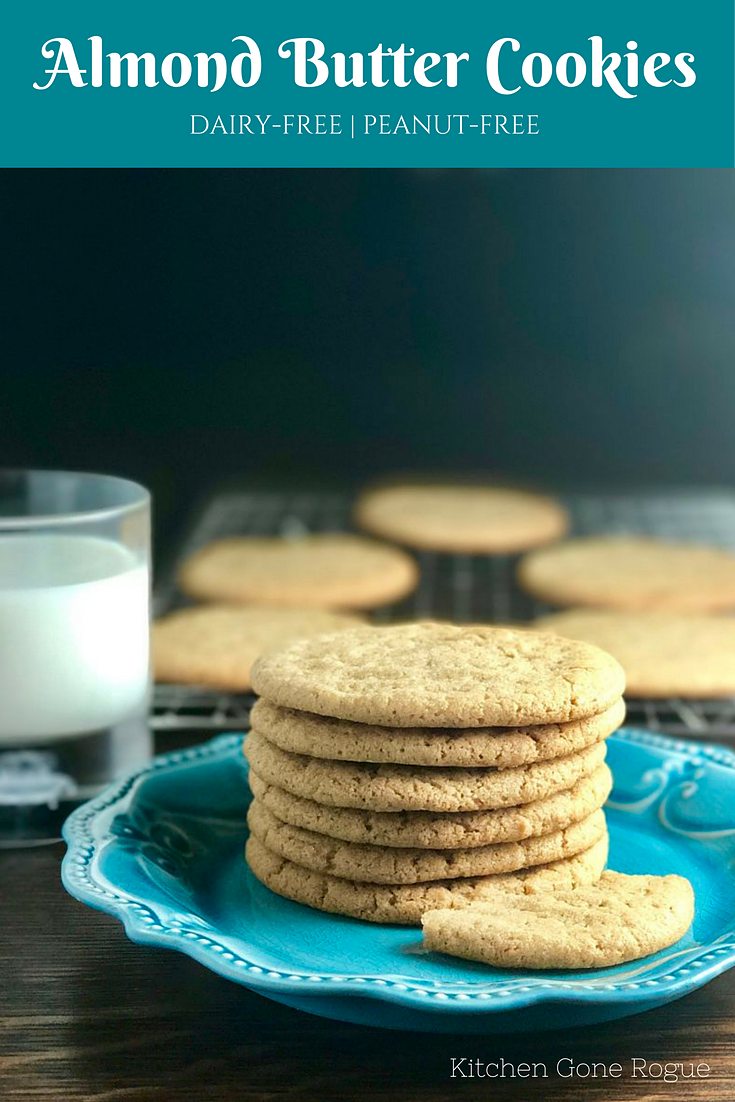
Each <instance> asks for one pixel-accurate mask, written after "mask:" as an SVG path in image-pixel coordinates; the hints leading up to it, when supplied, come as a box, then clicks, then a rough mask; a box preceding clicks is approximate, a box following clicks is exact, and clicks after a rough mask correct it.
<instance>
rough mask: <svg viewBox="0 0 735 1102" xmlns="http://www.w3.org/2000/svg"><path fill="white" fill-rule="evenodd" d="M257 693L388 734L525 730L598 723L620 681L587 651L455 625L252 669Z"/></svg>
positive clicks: (332, 647)
mask: <svg viewBox="0 0 735 1102" xmlns="http://www.w3.org/2000/svg"><path fill="white" fill-rule="evenodd" d="M253 685H254V687H255V689H256V691H257V692H258V693H260V694H261V696H264V697H265V698H266V699H267V700H270V701H271V702H272V703H274V704H278V705H280V706H282V707H287V708H295V709H297V710H300V711H307V712H316V713H318V714H319V715H326V716H334V717H337V718H339V719H349V720H354V721H356V722H358V723H372V724H381V725H382V726H387V727H465V728H469V727H505V726H509V727H525V726H527V725H531V724H541V723H544V724H548V723H569V722H570V721H572V720H576V719H583V718H585V717H587V716H591V715H597V714H599V713H600V712H604V711H605V710H606V709H608V708H610V707H611V706H612V705H613V704H614V703H615V702H616V701H617V700H618V698H619V697H620V696H621V695H622V693H623V689H624V687H625V678H624V675H623V671H622V669H621V668H620V666H619V664H618V663H617V662H616V661H615V659H614V658H612V657H611V656H610V655H609V654H606V653H605V652H604V651H601V650H600V649H599V648H598V647H593V646H591V645H590V644H588V643H579V642H573V641H570V640H564V639H557V638H555V637H554V636H551V635H543V634H539V633H536V632H532V631H510V630H507V629H504V628H493V627H478V626H471V627H459V626H457V625H454V624H435V623H418V624H399V625H394V626H391V627H381V628H355V629H353V630H352V631H345V632H342V633H340V634H339V635H332V636H321V637H319V638H318V639H305V640H300V641H299V642H297V643H294V644H292V645H291V646H289V647H284V648H283V649H282V650H280V651H274V652H272V653H271V654H269V655H266V656H264V657H263V658H261V659H259V661H258V662H256V664H255V666H254V667H253Z"/></svg>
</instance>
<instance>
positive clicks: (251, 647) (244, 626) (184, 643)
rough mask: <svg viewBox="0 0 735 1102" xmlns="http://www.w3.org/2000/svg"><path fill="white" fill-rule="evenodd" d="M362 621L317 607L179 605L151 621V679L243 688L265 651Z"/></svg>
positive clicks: (248, 685) (232, 689) (229, 688)
mask: <svg viewBox="0 0 735 1102" xmlns="http://www.w3.org/2000/svg"><path fill="white" fill-rule="evenodd" d="M361 622H362V621H361V619H360V618H359V617H357V616H351V615H348V614H347V613H340V612H327V611H324V610H322V609H318V608H305V609H296V608H241V607H238V606H237V605H234V606H232V605H201V606H198V607H195V608H184V609H179V610H178V611H176V612H171V613H169V614H168V615H167V616H163V617H162V618H161V619H160V620H157V621H156V622H155V623H154V624H153V628H152V631H151V649H152V657H153V670H154V676H155V678H156V681H162V682H173V683H181V684H185V685H204V686H208V687H210V688H215V689H223V690H229V691H231V692H246V691H247V690H248V689H250V687H251V683H250V670H251V668H252V665H253V663H254V662H255V660H256V659H257V658H259V657H260V655H261V654H263V652H264V651H267V650H270V648H271V647H276V646H281V645H282V644H284V643H290V642H293V640H294V639H300V638H303V637H304V636H308V635H319V634H321V633H322V632H336V631H342V630H344V629H345V628H351V627H354V626H355V625H356V624H360V623H361Z"/></svg>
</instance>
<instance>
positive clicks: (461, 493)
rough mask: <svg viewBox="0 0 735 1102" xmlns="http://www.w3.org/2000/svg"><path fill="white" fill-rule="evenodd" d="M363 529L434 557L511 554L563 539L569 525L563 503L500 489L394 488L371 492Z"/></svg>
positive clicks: (362, 513) (360, 514) (359, 510)
mask: <svg viewBox="0 0 735 1102" xmlns="http://www.w3.org/2000/svg"><path fill="white" fill-rule="evenodd" d="M355 519H356V520H357V523H358V524H359V525H360V527H362V528H364V529H366V531H368V532H372V533H374V534H375V535H379V536H384V537H385V538H387V539H391V540H396V541H397V542H398V543H403V544H406V545H407V546H408V547H420V548H424V549H426V550H429V551H457V552H465V553H470V554H472V553H475V554H483V553H489V554H507V553H510V552H515V551H525V550H526V549H527V548H529V547H537V546H538V545H539V544H543V543H548V542H549V541H550V540H555V539H559V538H560V537H561V536H563V535H564V533H565V532H566V530H567V528H568V525H569V520H568V517H567V513H566V510H565V509H564V508H563V506H562V505H560V503H559V502H558V501H555V500H554V499H553V498H550V497H543V496H541V495H540V494H534V493H528V492H526V491H523V490H513V489H509V488H506V487H501V486H471V485H470V486H464V485H410V484H407V485H392V486H383V487H380V488H377V489H374V490H368V491H366V492H365V493H364V494H363V495H362V497H360V499H359V500H358V502H357V505H356V507H355Z"/></svg>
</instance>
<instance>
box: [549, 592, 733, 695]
mask: <svg viewBox="0 0 735 1102" xmlns="http://www.w3.org/2000/svg"><path fill="white" fill-rule="evenodd" d="M534 626H535V627H537V628H538V629H539V630H540V631H553V632H555V633H557V634H558V635H564V636H568V637H569V638H570V639H585V640H586V641H587V642H588V643H595V644H596V645H597V646H598V647H602V648H603V649H604V650H606V651H609V652H610V654H614V655H615V657H616V658H617V660H618V662H620V665H621V666H622V667H623V669H624V670H625V680H626V686H627V692H628V695H629V696H638V697H649V698H655V699H662V698H666V697H671V696H674V697H684V698H688V699H694V700H705V699H713V698H716V697H729V696H735V619H733V618H731V617H729V616H696V615H692V616H684V615H681V614H679V613H670V612H614V611H612V610H602V611H598V610H597V609H573V610H571V611H569V612H559V613H557V614H556V615H553V616H545V617H542V618H541V619H540V620H538V621H537V622H536V624H535V625H534Z"/></svg>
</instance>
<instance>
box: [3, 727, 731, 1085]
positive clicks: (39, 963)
mask: <svg viewBox="0 0 735 1102" xmlns="http://www.w3.org/2000/svg"><path fill="white" fill-rule="evenodd" d="M165 748H168V747H165ZM62 856H63V846H62V845H61V844H60V843H59V844H58V845H54V846H48V847H44V848H41V849H35V850H24V851H18V850H16V851H5V852H0V1102H18V1100H21V1099H23V1100H26V1099H27V1100H29V1102H30V1100H33V1102H61V1100H66V1099H85V1100H90V1102H91V1100H94V1102H102V1100H108V1099H109V1100H110V1102H118V1100H120V1102H147V1100H148V1099H150V1100H151V1102H234V1100H238V1102H239V1100H246V1102H267V1100H271V1099H286V1098H287V1099H289V1100H291V1099H303V1100H308V1102H332V1100H340V1102H347V1100H355V1102H357V1100H359V1102H378V1100H380V1102H414V1100H415V1102H439V1100H442V1102H444V1100H449V1099H489V1098H492V1099H493V1100H498V1102H504V1100H511V1099H512V1100H513V1102H527V1100H528V1099H534V1100H536V1099H540V1100H545V1102H552V1100H553V1102H578V1100H579V1099H580V1098H582V1097H584V1098H585V1099H590V1100H593V1102H596V1100H607V1099H615V1100H621V1102H626V1100H633V1099H641V1100H643V1099H650V1100H653V1099H656V1100H659V1099H661V1100H664V1099H671V1100H674V1099H677V1100H681V1102H684V1100H686V1102H691V1100H693V1099H703V1100H704V1099H707V1100H722V1102H733V1100H735V1029H734V1028H733V1016H734V1015H735V971H733V972H731V973H729V974H725V975H724V976H721V977H720V978H719V979H717V980H715V981H714V982H713V983H711V984H709V985H708V986H707V987H705V988H703V989H701V990H700V991H697V992H695V993H694V994H692V995H690V996H688V997H687V998H685V999H682V1000H680V1001H678V1002H675V1003H672V1004H670V1005H669V1006H666V1007H663V1008H661V1009H660V1010H654V1011H650V1012H649V1013H648V1014H645V1015H641V1016H640V1017H636V1018H629V1019H623V1020H621V1021H619V1022H613V1023H610V1024H607V1025H601V1026H597V1027H594V1028H590V1029H585V1030H581V1031H580V1030H575V1031H560V1032H555V1033H537V1034H516V1035H512V1036H500V1037H492V1036H487V1037H478V1036H466V1037H462V1036H460V1035H435V1036H430V1035H427V1034H416V1033H413V1034H411V1033H398V1032H392V1031H385V1030H379V1029H369V1028H365V1027H361V1026H352V1025H345V1024H341V1023H339V1022H332V1021H328V1020H326V1019H322V1018H316V1017H312V1016H311V1015H307V1014H303V1013H300V1012H298V1011H296V1010H290V1009H288V1008H286V1007H283V1006H279V1005H277V1004H276V1003H272V1002H269V1001H268V1000H266V999H264V998H262V997H260V996H258V995H254V994H251V993H250V992H248V991H246V990H245V989H244V988H242V987H239V986H237V985H236V984H233V983H229V982H228V981H226V980H224V979H221V978H219V977H217V976H215V975H213V974H212V973H211V972H209V971H207V970H206V969H205V968H203V967H201V966H200V965H198V964H196V963H195V962H194V961H191V960H189V959H188V958H186V957H183V956H181V955H180V954H178V953H172V952H165V951H162V950H156V949H151V948H143V947H141V946H138V945H133V944H132V943H131V942H129V941H128V940H127V939H126V937H125V935H124V934H123V931H122V929H121V927H120V926H119V924H118V923H117V922H116V921H115V920H114V919H112V918H110V917H109V916H107V915H104V914H100V913H98V912H96V911H92V910H90V909H89V908H88V907H85V906H83V905H82V904H80V903H77V902H76V901H75V900H73V899H71V898H70V897H69V896H68V895H66V893H65V892H64V890H63V888H62V887H61V883H60V880H59V869H60V863H61V858H62ZM462 1056H465V1057H469V1058H471V1059H472V1060H475V1059H478V1060H480V1061H482V1062H483V1063H487V1062H490V1061H499V1060H501V1059H504V1060H505V1061H506V1062H507V1063H508V1064H512V1065H516V1066H517V1065H519V1064H523V1063H529V1064H530V1063H532V1062H536V1063H543V1064H545V1066H546V1069H547V1072H548V1076H547V1077H546V1078H543V1077H537V1078H534V1079H521V1078H515V1079H510V1078H506V1079H492V1080H488V1079H484V1078H474V1079H470V1078H461V1077H460V1076H458V1075H455V1077H454V1078H452V1077H451V1071H452V1058H459V1057H462ZM634 1058H635V1059H637V1060H645V1061H648V1062H649V1063H659V1064H661V1063H667V1062H668V1063H680V1064H683V1065H684V1070H685V1071H687V1072H688V1071H689V1066H690V1065H691V1064H694V1065H695V1067H696V1066H697V1065H700V1064H707V1065H709V1068H710V1073H709V1075H708V1076H707V1077H706V1078H697V1079H694V1080H692V1079H689V1078H682V1079H679V1081H675V1082H664V1081H662V1080H660V1079H658V1080H657V1079H653V1080H652V1079H645V1078H643V1077H641V1076H636V1077H635V1078H634V1077H633V1076H632V1060H633V1059H634ZM559 1060H562V1061H566V1062H565V1063H562V1071H563V1072H564V1073H566V1071H567V1069H568V1067H569V1064H568V1061H569V1060H572V1061H574V1063H575V1065H581V1064H583V1063H587V1064H591V1063H600V1064H604V1065H606V1066H607V1067H610V1065H614V1064H616V1063H619V1064H621V1065H622V1076H621V1077H620V1078H610V1077H608V1078H599V1077H598V1078H584V1076H583V1072H584V1069H583V1068H580V1069H579V1073H578V1074H575V1075H574V1076H572V1077H566V1075H565V1074H564V1075H560V1074H558V1073H557V1070H556V1068H557V1062H558V1061H559ZM639 1066H640V1065H639ZM462 1068H463V1069H464V1070H466V1068H467V1065H462Z"/></svg>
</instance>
